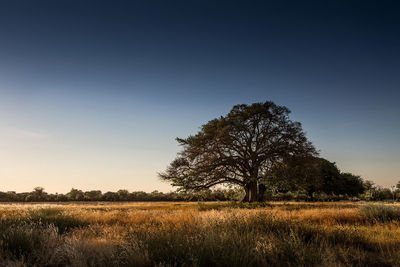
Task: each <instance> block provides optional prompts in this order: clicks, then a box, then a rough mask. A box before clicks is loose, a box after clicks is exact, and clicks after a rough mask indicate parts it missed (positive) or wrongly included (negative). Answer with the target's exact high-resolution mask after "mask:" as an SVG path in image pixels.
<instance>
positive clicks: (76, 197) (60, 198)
mask: <svg viewBox="0 0 400 267" xmlns="http://www.w3.org/2000/svg"><path fill="white" fill-rule="evenodd" d="M238 194H240V192H238V190H235V189H217V190H204V191H201V192H196V193H183V192H168V193H163V192H159V191H153V192H151V193H146V192H143V191H135V192H129V191H128V190H125V189H121V190H118V191H117V192H105V193H103V192H102V191H100V190H91V191H82V190H78V189H75V188H73V189H71V191H69V192H68V193H66V194H59V193H55V194H50V193H47V192H45V191H44V188H43V187H35V188H34V190H33V191H32V192H23V193H16V192H14V191H9V192H0V201H2V202H67V201H227V200H234V199H235V198H237V197H238V196H237V195H238Z"/></svg>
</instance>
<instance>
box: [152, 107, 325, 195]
mask: <svg viewBox="0 0 400 267" xmlns="http://www.w3.org/2000/svg"><path fill="white" fill-rule="evenodd" d="M289 114H290V111H289V109H288V108H286V107H284V106H278V105H275V104H274V103H273V102H271V101H267V102H265V103H254V104H252V105H236V106H234V107H233V108H232V110H231V111H230V112H229V113H228V114H227V115H226V116H225V117H223V116H221V117H220V118H217V119H214V120H211V121H209V122H208V123H207V124H205V125H203V126H202V128H201V130H200V131H199V132H198V133H197V134H196V135H194V136H189V137H188V138H186V139H181V138H177V141H178V142H179V144H180V145H182V146H183V150H182V151H181V152H180V153H179V154H178V157H177V158H176V159H175V160H174V161H173V162H172V163H171V164H170V166H169V167H168V168H167V170H166V171H165V172H163V173H160V177H161V179H163V180H166V181H170V182H171V183H172V185H174V186H178V187H180V188H181V189H183V190H201V189H207V188H210V187H213V186H215V185H218V184H228V185H237V186H240V187H242V188H243V189H244V190H245V192H246V194H245V197H244V199H243V201H247V202H254V201H262V200H263V199H262V197H263V196H264V191H265V185H264V184H263V183H262V178H263V177H264V176H266V175H268V174H269V173H270V171H271V169H272V168H273V167H274V166H275V165H276V164H278V163H280V162H282V161H285V160H286V159H290V158H293V157H296V158H307V157H310V156H314V155H316V154H317V152H316V150H315V148H314V147H313V145H312V144H311V143H310V142H309V141H308V140H307V138H306V136H305V134H304V132H303V130H302V128H301V124H300V123H299V122H293V121H291V120H290V119H289V117H288V116H289Z"/></svg>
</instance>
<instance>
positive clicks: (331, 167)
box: [265, 157, 364, 200]
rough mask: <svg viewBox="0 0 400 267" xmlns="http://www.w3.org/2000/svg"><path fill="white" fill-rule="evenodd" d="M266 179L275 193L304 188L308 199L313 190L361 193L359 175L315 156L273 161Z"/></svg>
mask: <svg viewBox="0 0 400 267" xmlns="http://www.w3.org/2000/svg"><path fill="white" fill-rule="evenodd" d="M265 180H266V183H267V184H269V185H270V186H272V187H274V188H275V189H276V191H277V192H281V193H286V192H288V191H291V192H294V191H304V192H307V195H308V198H309V199H310V200H313V198H314V194H315V193H326V194H328V195H347V196H357V195H359V194H361V193H363V192H364V182H363V180H362V179H361V177H360V176H356V175H353V174H351V173H341V172H340V170H339V169H338V168H337V166H336V164H335V163H334V162H330V161H328V160H326V159H324V158H318V157H306V158H303V157H301V158H294V157H293V158H291V159H289V160H285V161H283V162H281V163H280V164H276V165H275V166H274V168H273V169H272V171H271V172H270V173H269V176H267V177H266V178H265Z"/></svg>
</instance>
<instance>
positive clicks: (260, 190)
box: [258, 184, 267, 202]
mask: <svg viewBox="0 0 400 267" xmlns="http://www.w3.org/2000/svg"><path fill="white" fill-rule="evenodd" d="M266 190H267V187H266V186H265V185H263V184H259V185H258V202H263V201H264V193H265V191H266Z"/></svg>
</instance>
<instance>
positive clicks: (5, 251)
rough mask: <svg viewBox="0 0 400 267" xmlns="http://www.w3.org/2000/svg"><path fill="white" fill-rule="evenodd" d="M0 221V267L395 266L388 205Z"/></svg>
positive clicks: (113, 207) (144, 209)
mask: <svg viewBox="0 0 400 267" xmlns="http://www.w3.org/2000/svg"><path fill="white" fill-rule="evenodd" d="M0 214H1V217H0V218H1V219H0V265H1V266H71V265H72V266H182V265H185V266H349V265H351V266H377V265H380V266H400V216H399V207H398V206H396V205H382V204H379V205H376V204H368V205H366V204H361V203H360V204H355V203H354V202H342V203H338V202H334V203H328V202H324V203H317V202H308V203H306V202H303V203H299V202H295V203H293V202H289V203H282V202H271V203H268V204H262V203H261V204H259V203H239V202H231V203H229V202H220V203H217V202H214V203H193V202H191V203H188V202H184V203H182V202H181V203H173V202H169V203H167V202H145V203H143V202H142V203H125V204H121V203H120V204H112V203H109V204H104V203H103V204H76V203H75V204H62V205H61V204H40V205H38V204H35V205H34V204H24V205H15V204H3V205H0ZM60 222H66V223H65V224H60Z"/></svg>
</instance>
